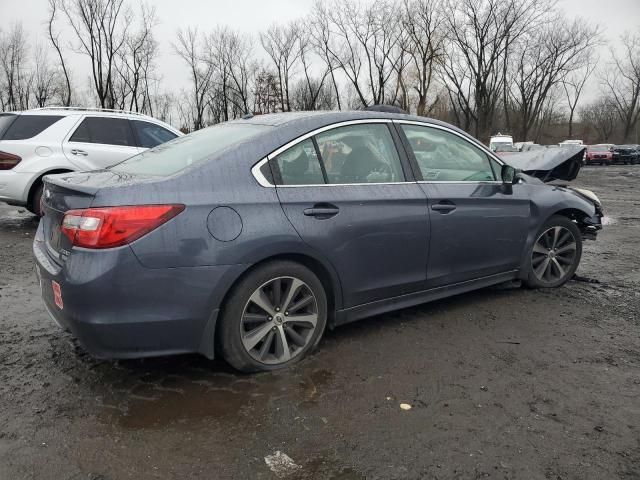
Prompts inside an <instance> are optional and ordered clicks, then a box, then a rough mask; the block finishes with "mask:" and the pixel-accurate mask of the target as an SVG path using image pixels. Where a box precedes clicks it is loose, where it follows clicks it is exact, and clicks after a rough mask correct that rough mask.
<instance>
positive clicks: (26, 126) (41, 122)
mask: <svg viewBox="0 0 640 480" xmlns="http://www.w3.org/2000/svg"><path fill="white" fill-rule="evenodd" d="M61 118H62V116H60V115H18V116H17V118H16V119H15V121H13V122H12V123H11V125H9V127H8V128H7V130H6V131H5V132H4V135H2V140H26V139H27V138H32V137H35V136H36V135H38V134H40V133H42V132H43V131H44V130H45V129H47V128H49V127H50V126H51V125H53V124H54V123H56V122H57V121H58V120H60V119H61ZM1 130H2V126H1V125H0V131H1Z"/></svg>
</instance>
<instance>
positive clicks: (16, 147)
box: [0, 107, 182, 215]
mask: <svg viewBox="0 0 640 480" xmlns="http://www.w3.org/2000/svg"><path fill="white" fill-rule="evenodd" d="M180 135H182V133H181V132H180V131H179V130H176V129H175V128H173V127H171V126H169V125H167V124H166V123H163V122H160V121H158V120H155V119H153V118H151V117H148V116H146V115H142V114H138V113H132V112H123V111H117V110H105V109H84V108H74V107H68V108H62V107H48V108H40V109H35V110H27V111H24V112H8V113H1V114H0V201H2V202H6V203H8V204H10V205H21V206H25V207H27V209H29V210H30V211H31V212H33V213H35V214H36V215H40V213H41V212H40V196H41V195H42V177H44V176H45V175H48V174H52V173H64V172H70V171H81V170H95V169H100V168H104V167H108V166H110V165H113V164H115V163H118V162H121V161H122V160H125V159H127V158H129V157H131V156H133V155H136V154H137V153H140V152H142V151H144V150H146V149H147V148H151V147H155V146H156V145H159V144H161V143H164V142H167V141H169V140H172V139H174V138H176V137H177V136H180Z"/></svg>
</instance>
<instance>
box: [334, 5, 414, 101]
mask: <svg viewBox="0 0 640 480" xmlns="http://www.w3.org/2000/svg"><path fill="white" fill-rule="evenodd" d="M328 13H329V18H330V21H331V26H332V28H333V30H334V31H335V35H336V36H337V37H338V45H339V47H338V49H337V50H332V52H331V55H332V56H333V59H334V60H335V62H336V63H337V65H339V68H340V69H341V70H342V72H343V73H344V74H345V76H346V77H347V79H348V80H349V82H350V83H351V85H352V87H353V90H354V92H355V94H356V95H357V97H358V99H359V101H360V105H361V106H365V107H366V106H367V105H370V104H380V103H384V102H385V98H386V96H387V94H388V93H389V91H388V89H389V83H390V81H391V79H392V76H393V75H394V74H395V73H396V72H397V71H398V62H399V61H400V60H401V49H400V48H399V41H400V31H401V29H400V22H401V16H400V12H399V11H398V4H397V3H395V2H393V1H391V0H380V1H378V2H376V3H374V4H367V5H362V4H360V3H358V2H356V1H354V0H343V1H341V2H338V1H337V0H334V3H333V4H332V5H331V6H330V7H329V9H328Z"/></svg>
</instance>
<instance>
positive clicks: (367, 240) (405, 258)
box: [270, 121, 429, 308]
mask: <svg viewBox="0 0 640 480" xmlns="http://www.w3.org/2000/svg"><path fill="white" fill-rule="evenodd" d="M390 127H391V123H390V122H384V121H380V122H370V121H360V122H349V124H340V126H337V125H336V126H333V127H330V128H328V129H323V130H324V131H321V132H319V133H317V134H315V135H311V134H310V135H307V136H305V137H302V139H301V140H299V141H298V143H296V144H295V145H293V146H285V147H283V148H282V149H280V150H279V151H276V152H275V155H272V156H270V165H271V167H272V170H273V173H274V178H275V182H276V184H277V187H276V189H277V192H278V197H279V199H280V202H281V204H282V208H283V209H284V212H285V214H286V215H287V217H288V219H289V221H290V222H291V223H292V224H293V226H294V228H295V229H296V230H297V232H298V233H299V235H300V236H301V238H302V239H303V241H305V242H306V243H307V244H308V245H310V246H311V247H312V248H314V249H315V250H317V251H318V252H319V253H320V254H322V255H323V256H324V257H325V258H326V259H328V261H329V262H330V263H331V264H332V266H333V268H334V269H335V270H336V271H337V273H338V275H339V277H340V281H341V284H342V291H343V299H344V304H345V307H347V308H348V307H352V306H355V305H360V304H363V303H367V302H372V301H375V300H380V299H384V298H389V297H393V296H397V295H402V294H405V293H409V292H413V291H417V290H420V289H422V288H423V286H424V282H425V277H426V276H425V272H426V262H427V252H428V247H429V216H428V211H427V202H426V198H425V195H424V193H423V192H422V190H421V189H420V187H419V186H418V184H417V183H416V182H415V181H411V180H410V177H409V176H407V175H406V173H407V170H408V165H407V164H405V165H404V168H403V161H402V160H401V156H400V154H399V153H398V150H397V147H396V145H397V144H398V142H399V139H398V137H397V134H396V133H395V131H394V130H393V129H392V128H390Z"/></svg>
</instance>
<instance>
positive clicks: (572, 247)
mask: <svg viewBox="0 0 640 480" xmlns="http://www.w3.org/2000/svg"><path fill="white" fill-rule="evenodd" d="M576 248H577V242H576V239H575V237H574V236H573V233H572V232H571V231H570V230H569V229H568V228H565V227H560V226H554V227H551V228H549V229H547V230H545V231H544V232H543V233H542V235H540V236H539V237H538V239H537V240H536V243H535V245H534V246H533V253H532V254H531V266H532V267H533V273H534V275H535V276H536V278H537V279H538V280H540V281H541V282H544V283H549V284H551V283H555V282H558V281H560V280H562V279H563V278H564V277H565V276H566V275H567V272H568V271H569V270H571V267H572V265H573V264H574V262H575V260H576Z"/></svg>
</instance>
